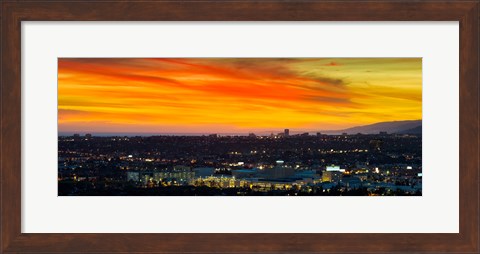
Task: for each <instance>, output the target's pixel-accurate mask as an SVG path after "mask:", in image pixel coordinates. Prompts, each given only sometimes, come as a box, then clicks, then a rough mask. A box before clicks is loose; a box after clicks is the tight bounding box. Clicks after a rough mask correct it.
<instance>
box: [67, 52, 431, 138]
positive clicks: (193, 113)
mask: <svg viewBox="0 0 480 254" xmlns="http://www.w3.org/2000/svg"><path fill="white" fill-rule="evenodd" d="M421 118H422V60H421V58H338V59H326V58H283V59H282V58H183V59H173V58H60V59H59V60H58V124H59V132H60V133H73V132H75V133H92V134H94V133H139V134H140V133H152V134H155V133H156V134H165V133H172V134H180V133H197V134H208V133H219V134H220V133H237V134H244V133H249V132H255V133H258V134H262V133H269V132H279V131H282V130H283V129H285V128H289V129H290V130H291V132H295V131H312V132H314V131H321V130H335V129H344V128H348V127H353V126H358V125H366V124H371V123H376V122H383V121H395V120H416V119H421Z"/></svg>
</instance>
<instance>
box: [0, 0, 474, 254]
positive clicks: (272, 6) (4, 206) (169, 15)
mask: <svg viewBox="0 0 480 254" xmlns="http://www.w3.org/2000/svg"><path fill="white" fill-rule="evenodd" d="M479 10H480V1H478V0H476V1H374V2H372V1H368V0H366V1H279V0H278V1H277V0H274V1H210V0H207V1H198V2H197V1H128V0H127V1H115V2H114V1H93V2H91V1H47V0H45V1H42V0H40V1H13V0H11V1H10V0H6V1H3V2H2V3H1V14H0V15H1V72H0V78H1V90H0V93H1V97H0V98H1V99H0V100H1V111H0V114H1V116H0V119H1V131H0V144H1V147H0V148H1V152H0V163H1V168H0V170H1V196H0V204H1V248H0V250H1V251H2V252H4V253H26V252H44V253H56V252H61V253H73V252H82V253H83V252H86V253H88V252H97V253H98V252H109V253H119V252H132V253H139V252H144V253H166V252H168V253H185V252H189V253H200V252H203V253H212V252H220V253H234V252H235V253H243V252H247V253H250V252H259V253H262V252H263V253H266V252H270V253H279V252H381V253H385V252H391V253H393V252H452V253H458V252H465V253H478V252H479V251H480V242H479V225H480V224H479V217H480V216H479V215H480V214H479V183H480V182H479V161H480V151H479V147H480V141H479V120H480V119H479V109H480V107H479V102H480V101H479V95H480V90H479V89H480V84H479V69H480V68H479V67H480V66H479V60H480V54H479ZM22 21H458V22H459V26H460V59H459V62H460V88H459V91H460V137H459V140H460V151H459V155H460V167H459V168H460V185H459V186H460V189H459V193H460V199H459V201H460V202H459V214H460V223H459V225H460V230H459V233H458V234H452V233H444V234H441V233H438V234H437V233H424V234H395V233H387V234H384V233H365V234H355V233H346V234H294V233H283V234H253V233H252V234H250V233H249V234H240V233H233V234H220V233H215V234H192V233H188V234H175V233H162V234H144V233H140V234H130V233H118V234H112V233H107V234H91V233H88V234H75V233H72V234H50V233H48V234H32V233H22V232H21V213H22V211H21V206H22V202H21V184H22V181H21V149H22V138H21V125H22V114H21V103H22V101H21V22H22Z"/></svg>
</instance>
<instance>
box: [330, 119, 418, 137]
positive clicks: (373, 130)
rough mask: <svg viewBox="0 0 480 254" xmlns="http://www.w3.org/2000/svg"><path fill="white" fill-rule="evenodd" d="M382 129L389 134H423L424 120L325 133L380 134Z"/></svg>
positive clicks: (376, 124)
mask: <svg viewBox="0 0 480 254" xmlns="http://www.w3.org/2000/svg"><path fill="white" fill-rule="evenodd" d="M381 131H385V132H387V133H389V134H391V133H400V134H421V133H422V120H406V121H393V122H380V123H374V124H370V125H364V126H356V127H352V128H348V129H344V130H335V131H323V132H322V133H325V134H342V133H347V134H357V133H362V134H378V133H380V132H381Z"/></svg>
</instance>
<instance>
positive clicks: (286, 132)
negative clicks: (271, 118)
mask: <svg viewBox="0 0 480 254" xmlns="http://www.w3.org/2000/svg"><path fill="white" fill-rule="evenodd" d="M284 135H285V137H288V136H290V130H289V129H285V132H284Z"/></svg>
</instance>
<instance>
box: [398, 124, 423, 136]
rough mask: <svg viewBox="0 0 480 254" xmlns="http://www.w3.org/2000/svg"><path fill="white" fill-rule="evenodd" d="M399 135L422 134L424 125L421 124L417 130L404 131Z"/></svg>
mask: <svg viewBox="0 0 480 254" xmlns="http://www.w3.org/2000/svg"><path fill="white" fill-rule="evenodd" d="M397 133H399V134H422V125H421V124H420V126H417V127H415V128H412V129H408V130H404V131H399V132H397Z"/></svg>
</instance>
